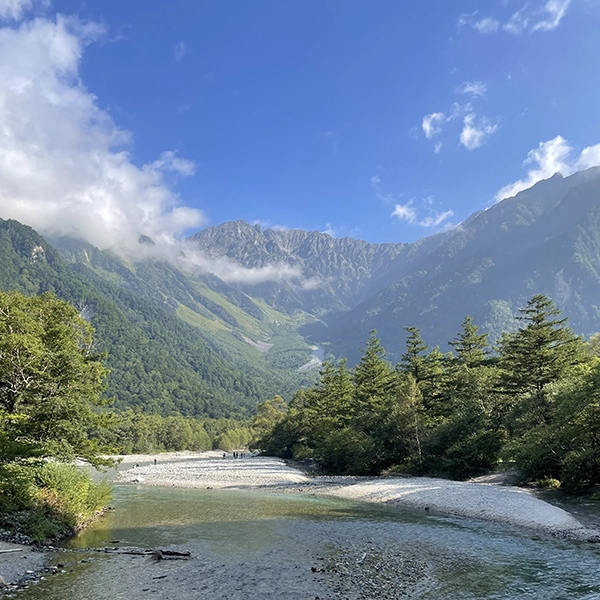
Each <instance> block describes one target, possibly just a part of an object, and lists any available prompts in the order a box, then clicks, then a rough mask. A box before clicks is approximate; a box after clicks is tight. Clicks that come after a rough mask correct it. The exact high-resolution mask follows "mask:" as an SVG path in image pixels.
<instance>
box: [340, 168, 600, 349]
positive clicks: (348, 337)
mask: <svg viewBox="0 0 600 600" xmlns="http://www.w3.org/2000/svg"><path fill="white" fill-rule="evenodd" d="M599 211H600V169H590V170H589V171H585V172H581V173H577V174H575V175H573V176H571V177H568V178H562V177H561V176H560V175H555V176H554V177H552V178H551V179H549V180H546V181H542V182H540V183H538V184H537V185H535V186H534V187H533V188H531V189H529V190H526V191H524V192H521V193H520V194H518V195H517V196H516V197H514V198H510V199H507V200H504V201H502V202H500V203H499V204H497V205H495V206H493V207H491V208H490V209H488V210H487V211H485V212H482V213H479V214H477V215H474V216H473V217H472V218H471V219H469V220H468V221H467V222H465V223H463V225H462V226H461V227H459V228H458V230H456V231H455V234H454V235H453V236H452V237H450V238H448V239H447V240H445V241H444V242H443V243H442V244H441V245H440V246H439V247H438V248H437V249H436V250H435V251H433V252H432V253H430V254H429V255H428V256H426V257H424V258H423V259H422V260H421V261H420V262H419V263H418V264H417V265H416V268H414V269H412V270H410V271H409V272H408V273H407V274H406V275H404V276H403V277H401V278H400V279H398V280H397V281H396V282H394V283H393V284H391V285H390V286H388V287H387V288H386V289H384V290H382V291H380V292H379V293H377V294H375V295H374V296H373V297H372V298H370V299H368V300H367V301H365V302H364V303H362V304H361V305H359V306H357V307H355V308H354V309H352V310H350V311H348V312H347V313H345V314H344V315H342V316H341V317H340V318H339V319H338V320H337V321H336V322H335V323H334V324H333V325H332V327H330V329H329V330H328V334H329V340H330V342H331V343H332V346H333V348H334V349H335V351H336V353H340V354H346V353H347V354H349V355H351V356H352V357H354V358H356V357H357V352H356V349H357V348H359V347H360V345H361V342H362V340H364V339H365V338H366V335H367V334H368V331H369V330H371V329H378V330H379V331H380V333H381V337H382V342H383V344H384V346H385V347H386V349H388V350H389V351H390V353H391V354H392V356H393V357H394V358H398V357H399V355H400V353H401V352H402V348H403V344H404V339H405V335H404V332H403V329H402V328H403V326H405V325H415V326H417V327H420V328H422V329H423V337H424V339H425V340H426V341H428V342H429V343H430V344H439V345H440V346H442V347H445V346H446V343H447V342H448V341H449V340H451V339H452V338H453V337H454V335H455V333H456V332H457V331H459V329H460V323H461V320H462V319H463V318H464V316H466V315H467V314H470V315H471V316H473V318H474V319H475V321H476V322H477V323H479V324H481V325H483V328H484V329H485V330H486V331H488V332H489V333H490V334H491V339H492V340H495V339H496V338H497V336H499V335H500V333H501V331H503V330H506V329H510V328H514V325H515V323H514V320H513V318H512V315H513V313H514V312H516V309H517V308H519V307H520V306H523V305H524V304H525V302H526V301H527V299H528V298H529V297H531V296H532V295H533V294H536V293H543V294H547V295H549V296H551V297H552V298H554V300H555V301H556V302H557V304H558V305H559V306H560V308H561V309H562V310H563V311H564V313H565V314H566V315H567V316H569V317H570V319H571V325H572V326H573V327H574V329H575V330H576V331H578V332H580V333H583V334H590V333H593V332H594V331H597V330H600V319H599V314H598V309H597V306H598V304H599V301H598V298H600V278H599V277H598V272H599V267H600V246H599V239H600V229H599V227H600V221H599V218H598V217H599Z"/></svg>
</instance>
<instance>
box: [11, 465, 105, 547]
mask: <svg viewBox="0 0 600 600" xmlns="http://www.w3.org/2000/svg"><path fill="white" fill-rule="evenodd" d="M110 496H111V486H110V485H109V484H108V483H107V482H105V481H101V482H94V481H93V480H92V478H91V477H90V475H89V474H88V473H85V472H84V471H82V470H80V469H78V468H77V467H75V466H74V465H68V464H62V463H56V462H45V463H44V462H26V461H24V462H21V463H19V464H14V463H13V464H9V465H4V466H0V529H3V530H5V531H7V532H8V533H9V535H14V534H21V535H25V536H28V537H29V538H31V540H33V541H35V542H43V541H46V540H56V539H61V538H64V537H68V536H69V535H72V534H73V533H74V532H75V531H77V530H78V529H81V528H82V527H83V526H85V524H86V523H88V522H89V521H91V520H92V519H93V518H94V517H95V516H96V515H97V514H98V513H99V512H101V511H102V510H103V509H104V508H106V506H107V505H108V502H109V500H110Z"/></svg>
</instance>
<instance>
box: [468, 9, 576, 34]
mask: <svg viewBox="0 0 600 600" xmlns="http://www.w3.org/2000/svg"><path fill="white" fill-rule="evenodd" d="M571 4H572V0H547V1H546V2H545V3H544V4H539V3H537V4H533V5H532V4H531V3H526V4H524V5H523V7H522V8H520V9H519V10H517V11H515V12H513V13H512V14H511V15H510V17H509V18H508V19H507V20H506V21H502V20H500V19H498V18H496V17H490V16H485V17H479V15H478V12H477V11H476V12H474V13H472V14H462V15H460V17H459V18H458V26H459V28H462V27H465V26H470V27H472V28H473V29H475V30H476V31H479V33H483V34H491V33H496V32H498V31H506V32H507V33H510V34H512V35H522V34H524V33H533V32H536V31H554V30H555V29H556V28H557V27H558V26H559V25H560V23H561V21H562V20H563V18H564V16H565V15H566V14H567V12H568V10H569V7H570V6H571Z"/></svg>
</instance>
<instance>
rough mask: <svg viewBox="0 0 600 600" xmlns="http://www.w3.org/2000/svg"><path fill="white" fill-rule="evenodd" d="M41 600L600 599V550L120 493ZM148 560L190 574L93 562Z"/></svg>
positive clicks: (298, 506)
mask: <svg viewBox="0 0 600 600" xmlns="http://www.w3.org/2000/svg"><path fill="white" fill-rule="evenodd" d="M113 504H114V506H115V510H114V511H110V512H109V513H108V514H107V515H106V516H105V517H104V518H102V519H101V520H99V521H98V522H97V523H95V524H94V525H93V526H92V527H91V528H89V529H88V530H86V531H84V532H83V533H82V534H80V535H79V536H78V537H77V538H75V539H74V540H71V541H70V542H69V547H70V548H71V549H74V550H77V549H80V550H78V551H73V550H69V551H67V552H57V553H55V554H54V555H52V557H51V562H50V564H56V563H59V562H60V563H62V564H63V565H64V570H65V571H66V572H65V573H62V574H59V575H53V576H52V575H49V576H48V577H47V578H46V579H45V580H43V581H41V582H40V583H39V584H38V585H36V586H33V587H31V588H30V589H28V590H24V591H23V592H20V593H19V594H18V597H19V598H22V599H27V600H30V599H31V600H32V599H40V600H41V599H43V600H59V599H60V600H65V599H71V598H73V599H77V600H109V599H110V600H119V599H127V600H130V599H138V598H139V599H146V598H148V599H150V598H165V599H171V600H179V599H188V598H207V599H213V598H214V599H221V598H223V599H225V598H227V599H231V600H236V599H240V600H242V599H244V600H245V599H249V600H255V599H256V600H259V599H263V598H265V599H267V598H274V599H277V600H287V599H290V600H291V599H298V600H300V599H314V598H319V599H321V600H324V599H325V598H330V599H334V598H349V599H354V598H356V599H358V598H399V597H412V598H425V599H427V600H441V599H448V598H449V599H475V598H477V599H483V598H498V599H500V598H519V599H530V598H531V599H533V598H536V599H542V598H543V599H545V600H549V599H556V600H559V599H560V600H564V599H586V600H587V599H600V577H599V574H600V547H597V546H594V545H591V544H588V543H574V542H568V541H561V540H558V539H554V538H551V537H546V536H541V535H539V536H538V535H536V534H535V532H531V531H524V530H519V529H516V528H512V527H505V526H501V525H496V524H491V523H482V522H476V521H470V520H466V519H451V518H442V517H438V516H434V515H428V514H421V513H416V512H414V511H404V510H402V509H398V508H387V507H384V506H377V505H369V504H362V503H352V502H347V501H343V500H338V499H329V498H323V497H318V498H313V497H310V496H307V495H291V494H268V493H254V492H252V493H250V492H239V491H229V492H226V491H217V490H214V491H213V490H198V489H192V490H187V489H176V488H151V487H147V488H144V487H134V486H123V485H120V486H116V488H115V497H114V502H113ZM106 546H110V547H120V548H124V547H138V548H162V549H172V550H180V551H189V552H191V555H192V557H191V558H190V559H189V560H169V561H156V560H155V559H153V558H152V557H148V556H144V557H140V556H132V555H127V554H105V553H103V552H92V551H90V552H86V551H83V550H82V549H84V548H104V547H106Z"/></svg>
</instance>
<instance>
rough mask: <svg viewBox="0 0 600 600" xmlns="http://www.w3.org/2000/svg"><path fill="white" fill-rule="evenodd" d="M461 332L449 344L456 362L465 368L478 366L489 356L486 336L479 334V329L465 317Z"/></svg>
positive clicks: (471, 320) (470, 319)
mask: <svg viewBox="0 0 600 600" xmlns="http://www.w3.org/2000/svg"><path fill="white" fill-rule="evenodd" d="M462 328H463V330H462V332H460V333H458V334H457V335H456V337H455V338H454V339H453V340H452V341H451V342H449V344H450V346H452V347H453V348H454V351H455V352H456V361H457V362H458V363H460V364H463V365H465V366H467V367H476V366H479V365H480V364H481V363H482V362H483V361H484V360H485V359H486V358H487V355H488V354H489V348H488V343H487V334H486V333H483V334H479V333H477V332H478V331H479V327H477V325H474V324H473V319H472V318H471V317H469V316H467V317H465V319H464V321H463V322H462Z"/></svg>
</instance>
